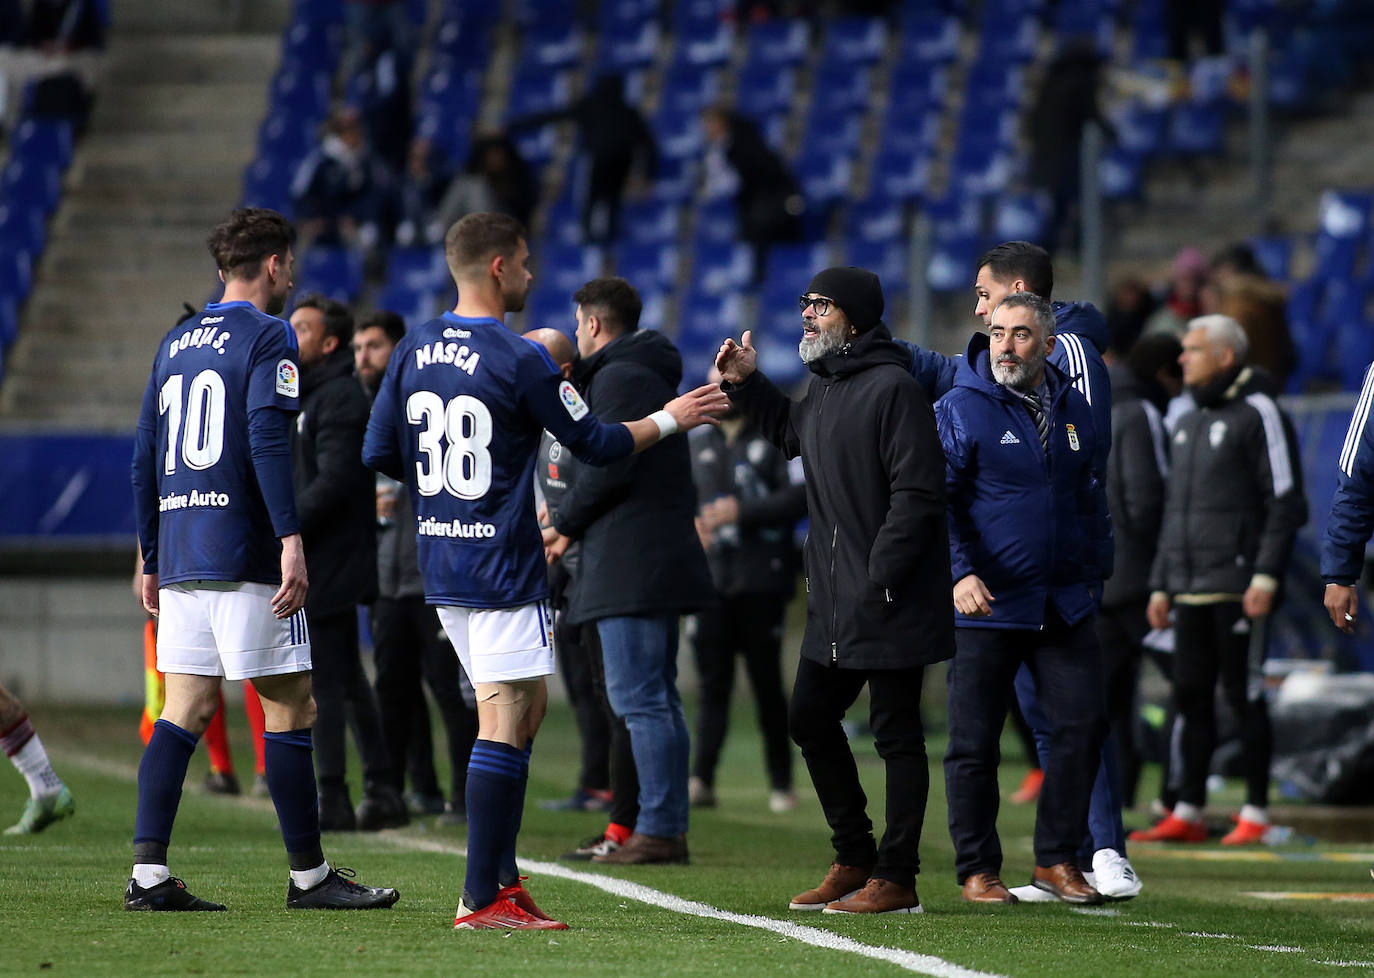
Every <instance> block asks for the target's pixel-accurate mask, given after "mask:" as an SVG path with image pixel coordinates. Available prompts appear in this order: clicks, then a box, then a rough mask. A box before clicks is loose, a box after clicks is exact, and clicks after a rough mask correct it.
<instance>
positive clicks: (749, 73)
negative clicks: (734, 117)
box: [735, 64, 797, 118]
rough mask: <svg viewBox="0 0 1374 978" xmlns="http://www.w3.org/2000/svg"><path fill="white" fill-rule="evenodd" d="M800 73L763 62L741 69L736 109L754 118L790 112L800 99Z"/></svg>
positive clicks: (737, 86)
mask: <svg viewBox="0 0 1374 978" xmlns="http://www.w3.org/2000/svg"><path fill="white" fill-rule="evenodd" d="M796 78H797V73H796V71H795V70H794V69H792V68H787V67H783V66H779V65H769V64H760V65H752V66H750V67H746V68H745V69H744V70H743V71H741V72H740V76H739V82H738V84H737V85H736V94H735V108H736V109H737V110H738V111H739V112H742V113H743V114H744V115H747V116H751V117H754V118H757V117H760V116H765V115H772V114H773V113H777V112H786V111H787V110H788V109H790V108H791V107H792V102H793V101H794V100H795V98H796Z"/></svg>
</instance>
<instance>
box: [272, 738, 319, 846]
mask: <svg viewBox="0 0 1374 978" xmlns="http://www.w3.org/2000/svg"><path fill="white" fill-rule="evenodd" d="M262 739H263V747H264V751H263V754H264V758H263V759H264V761H265V762H266V768H267V770H266V772H265V774H266V778H267V791H268V793H269V794H270V795H271V796H272V804H273V805H274V806H275V807H276V809H277V822H278V823H279V824H280V825H281V838H282V842H284V843H286V855H287V858H288V859H290V861H291V868H292V869H294V870H307V869H315V868H316V867H317V866H319V865H320V864H321V863H323V862H324V850H323V849H321V848H320V808H319V793H318V790H317V789H316V787H315V764H314V759H313V757H312V753H313V750H314V748H313V745H312V741H311V738H310V728H309V727H307V728H305V729H303V730H281V731H272V730H270V731H268V732H267V733H264V734H263V735H262Z"/></svg>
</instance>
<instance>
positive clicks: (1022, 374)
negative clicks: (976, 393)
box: [992, 357, 1045, 391]
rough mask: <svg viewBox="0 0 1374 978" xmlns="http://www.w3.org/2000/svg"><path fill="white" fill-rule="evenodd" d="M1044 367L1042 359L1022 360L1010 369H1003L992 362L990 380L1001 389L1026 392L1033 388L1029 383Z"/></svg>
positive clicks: (995, 362)
mask: <svg viewBox="0 0 1374 978" xmlns="http://www.w3.org/2000/svg"><path fill="white" fill-rule="evenodd" d="M1044 366H1045V358H1044V357H1035V358H1034V359H1031V360H1022V361H1021V362H1020V363H1018V364H1014V365H1013V366H1010V367H1003V366H1001V365H1000V364H998V363H997V361H996V360H994V361H993V362H992V379H993V380H995V381H997V383H999V384H1001V385H1002V386H1003V387H1010V388H1012V389H1013V390H1018V391H1028V390H1031V389H1032V388H1033V387H1034V386H1035V385H1034V384H1032V383H1031V380H1032V379H1033V378H1034V377H1035V376H1036V375H1037V374H1039V373H1040V371H1041V370H1042V369H1043V368H1044Z"/></svg>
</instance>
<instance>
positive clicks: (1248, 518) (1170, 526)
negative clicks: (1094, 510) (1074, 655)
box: [1150, 367, 1307, 595]
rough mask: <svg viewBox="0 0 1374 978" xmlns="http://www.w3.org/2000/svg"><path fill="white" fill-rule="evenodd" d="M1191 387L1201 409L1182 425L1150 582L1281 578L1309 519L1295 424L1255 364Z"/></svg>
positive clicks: (1184, 589) (1218, 586) (1191, 590)
mask: <svg viewBox="0 0 1374 978" xmlns="http://www.w3.org/2000/svg"><path fill="white" fill-rule="evenodd" d="M1192 394H1193V400H1194V401H1195V402H1196V404H1197V408H1196V409H1195V410H1193V411H1191V412H1189V413H1188V414H1185V415H1183V417H1181V418H1179V419H1178V422H1177V423H1176V424H1175V425H1174V431H1173V438H1172V444H1171V446H1170V450H1169V480H1168V489H1167V492H1166V494H1165V500H1164V523H1163V527H1162V528H1161V530H1160V535H1159V552H1158V553H1157V554H1156V555H1155V562H1154V568H1153V570H1152V572H1151V574H1150V586H1151V588H1152V589H1153V590H1155V591H1164V592H1166V593H1168V594H1171V595H1177V594H1188V595H1221V594H1224V595H1240V594H1244V593H1245V590H1246V588H1248V587H1249V586H1250V584H1251V579H1252V577H1253V576H1254V575H1256V574H1264V575H1268V576H1269V577H1272V578H1274V579H1275V580H1276V581H1279V582H1282V581H1283V574H1284V570H1285V569H1286V568H1287V566H1288V558H1289V557H1290V556H1291V555H1292V553H1293V541H1294V539H1295V538H1296V537H1297V533H1298V530H1299V528H1301V527H1302V525H1303V524H1304V523H1306V522H1307V498H1306V496H1304V495H1303V487H1302V469H1301V457H1300V455H1299V454H1298V445H1297V438H1296V436H1295V435H1294V433H1293V425H1292V422H1290V421H1289V420H1288V416H1287V415H1286V414H1284V413H1283V411H1282V410H1281V409H1280V408H1279V406H1278V405H1277V404H1276V403H1275V402H1274V400H1273V398H1271V397H1270V396H1269V395H1268V394H1263V393H1260V392H1259V391H1258V390H1257V389H1256V386H1255V382H1254V378H1253V377H1252V374H1251V370H1250V368H1249V367H1246V368H1245V369H1243V370H1241V371H1240V372H1239V373H1238V374H1236V373H1232V374H1229V375H1227V376H1225V377H1224V378H1221V379H1220V380H1219V381H1218V382H1217V383H1214V384H1213V385H1211V386H1210V387H1209V388H1207V389H1204V390H1197V389H1194V390H1193V391H1192Z"/></svg>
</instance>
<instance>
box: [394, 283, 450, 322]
mask: <svg viewBox="0 0 1374 978" xmlns="http://www.w3.org/2000/svg"><path fill="white" fill-rule="evenodd" d="M450 298H452V297H451V296H450ZM453 305H454V304H453V303H452V302H449V303H448V304H447V306H446V307H445V306H444V305H441V304H440V302H439V301H438V298H437V293H435V292H429V291H427V290H425V289H412V288H406V287H404V286H401V285H388V286H386V287H385V288H383V289H382V290H381V292H379V293H378V294H377V299H376V307H377V308H378V309H386V310H387V311H389V312H394V313H396V314H397V315H398V316H400V317H401V318H402V319H404V320H405V322H406V329H414V328H415V327H416V326H419V325H421V324H422V323H427V322H429V321H430V320H431V319H433V318H434V317H435V316H437V315H439V313H440V312H442V311H443V310H444V308H449V309H452V308H453Z"/></svg>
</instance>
